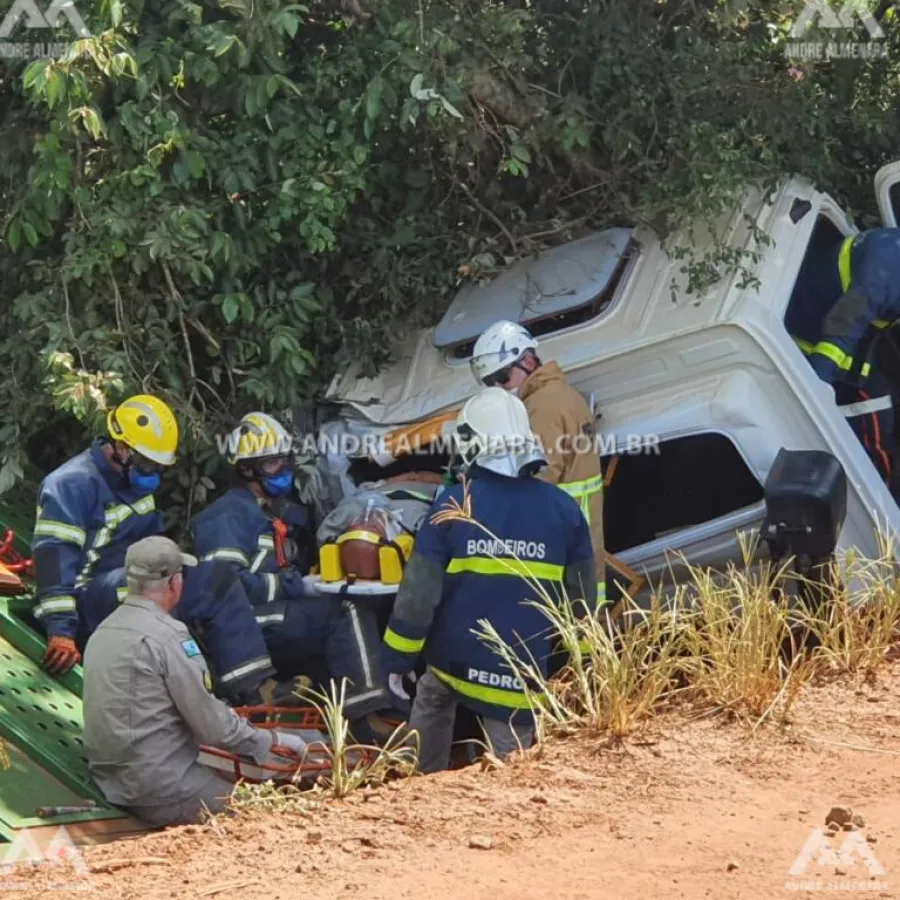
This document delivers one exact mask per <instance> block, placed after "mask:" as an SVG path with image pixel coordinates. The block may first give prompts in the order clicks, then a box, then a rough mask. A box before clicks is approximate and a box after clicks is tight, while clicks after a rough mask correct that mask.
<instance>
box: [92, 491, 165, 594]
mask: <svg viewBox="0 0 900 900" xmlns="http://www.w3.org/2000/svg"><path fill="white" fill-rule="evenodd" d="M155 509H156V500H155V499H154V497H153V495H152V494H151V495H150V496H148V497H141V499H140V500H137V501H135V502H134V503H132V504H131V505H129V504H127V503H121V504H119V505H117V506H110V507H108V508H107V509H106V510H104V512H103V519H104V523H103V527H102V528H101V529H100V530H99V531H98V532H97V534H96V535H94V540H93V541H92V542H91V546H90V547H89V548H88V552H87V562H86V563H85V564H84V568H83V569H82V570H81V574H80V575H79V579H78V583H81V584H83V583H84V582H86V581H87V580H88V578H89V577H90V574H91V570H92V569H93V568H94V564H95V563H96V562H97V560H98V559H100V553H99V550H100V548H101V547H106V546H108V545H109V544H111V543H112V538H113V535H114V534H115V532H116V529H117V528H118V527H119V526H120V525H121V524H122V523H123V522H124V521H125V520H126V519H129V518H130V517H131V516H134V515H148V514H149V513H152V512H153V511H154V510H155Z"/></svg>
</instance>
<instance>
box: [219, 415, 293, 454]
mask: <svg viewBox="0 0 900 900" xmlns="http://www.w3.org/2000/svg"><path fill="white" fill-rule="evenodd" d="M290 452H291V436H290V434H288V431H287V429H286V428H285V427H284V425H282V424H281V422H279V421H278V419H275V418H273V417H272V416H270V415H267V414H266V413H264V412H252V413H247V415H246V416H244V418H243V419H241V423H240V425H238V427H237V428H235V429H234V431H232V432H231V440H230V441H229V442H228V461H229V462H230V463H231V464H232V465H234V464H235V463H239V462H242V461H243V460H248V459H265V458H266V457H270V456H287V455H289V454H290Z"/></svg>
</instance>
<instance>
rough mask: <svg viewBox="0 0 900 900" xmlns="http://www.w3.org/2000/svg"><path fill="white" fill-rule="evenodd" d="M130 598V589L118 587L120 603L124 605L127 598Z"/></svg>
mask: <svg viewBox="0 0 900 900" xmlns="http://www.w3.org/2000/svg"><path fill="white" fill-rule="evenodd" d="M127 597H128V588H127V587H124V586H123V587H117V588H116V600H118V601H119V603H124V602H125V600H126V598H127Z"/></svg>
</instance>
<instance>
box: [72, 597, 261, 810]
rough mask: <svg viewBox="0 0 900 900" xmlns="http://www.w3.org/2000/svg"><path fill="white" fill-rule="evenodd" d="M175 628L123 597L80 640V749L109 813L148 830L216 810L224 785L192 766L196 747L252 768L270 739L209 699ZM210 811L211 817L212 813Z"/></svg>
mask: <svg viewBox="0 0 900 900" xmlns="http://www.w3.org/2000/svg"><path fill="white" fill-rule="evenodd" d="M209 683H210V682H209V673H208V671H207V668H206V663H205V662H204V660H203V656H202V655H201V653H200V650H199V648H198V647H197V644H196V643H195V642H194V640H193V639H192V638H191V635H190V632H189V631H188V629H187V627H186V626H185V625H184V623H182V622H179V621H178V620H177V619H174V618H172V617H171V616H170V615H168V614H167V613H165V612H164V611H163V610H161V609H160V608H159V607H157V606H156V604H155V603H154V602H153V601H152V600H148V599H146V598H144V597H133V596H129V597H128V598H127V599H126V600H125V601H124V602H123V603H122V605H121V606H119V607H118V608H117V609H116V610H115V611H114V612H112V613H111V614H110V615H109V616H108V617H107V618H106V619H104V620H103V622H101V623H100V625H99V627H98V628H97V630H96V631H95V632H94V633H93V634H92V635H91V637H90V639H89V640H88V643H87V647H86V648H85V654H84V696H83V700H84V738H83V740H84V749H85V753H86V756H87V759H88V767H89V769H90V772H91V776H92V777H93V779H94V781H95V782H96V784H97V786H98V787H99V788H100V790H101V791H102V792H103V795H104V796H105V797H106V799H107V800H108V801H109V802H110V803H113V804H116V805H118V806H123V807H125V808H127V809H129V810H131V811H132V812H133V813H134V814H135V815H137V816H138V817H139V818H141V819H143V820H144V821H146V822H148V823H149V824H152V825H167V824H175V823H179V822H183V821H190V820H191V819H192V818H193V817H194V816H195V815H196V813H197V812H199V807H200V802H201V801H203V802H205V803H206V804H207V805H208V806H211V810H210V811H211V812H216V811H220V810H221V809H222V808H223V807H224V798H226V797H228V795H229V794H230V793H231V785H230V784H228V783H226V782H225V781H223V780H221V779H220V778H218V777H217V776H216V775H215V774H214V773H213V772H212V771H211V770H210V769H209V768H207V767H206V766H204V765H202V764H201V763H199V762H198V753H199V745H200V744H209V745H212V746H215V747H220V748H221V749H223V750H226V751H229V752H231V753H237V754H241V755H246V756H250V757H253V758H254V759H256V760H257V761H259V760H262V759H263V758H265V756H266V755H267V754H268V752H269V750H270V749H271V745H272V737H271V735H270V734H268V733H267V732H265V731H262V730H259V729H256V728H253V727H252V726H251V725H249V724H248V723H247V722H246V721H245V720H244V719H241V718H240V717H239V716H238V715H237V713H235V712H234V711H233V710H232V709H230V708H229V707H228V706H226V705H225V704H224V703H222V701H220V700H218V699H216V698H215V697H214V696H213V695H212V694H211V693H209V690H208V689H207V685H208V684H209ZM212 807H216V808H212Z"/></svg>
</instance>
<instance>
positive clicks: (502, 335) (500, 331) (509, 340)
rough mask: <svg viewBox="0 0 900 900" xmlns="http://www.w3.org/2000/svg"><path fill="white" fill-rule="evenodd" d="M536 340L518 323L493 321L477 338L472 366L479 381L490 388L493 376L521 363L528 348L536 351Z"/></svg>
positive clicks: (471, 360) (471, 361)
mask: <svg viewBox="0 0 900 900" xmlns="http://www.w3.org/2000/svg"><path fill="white" fill-rule="evenodd" d="M536 349H537V341H536V340H535V339H534V338H533V337H532V336H531V334H530V333H529V332H528V330H527V329H525V328H523V327H522V326H521V325H519V324H518V323H517V322H509V321H501V322H494V324H493V325H491V326H490V327H489V328H486V329H485V330H484V331H483V332H482V333H481V337H479V338H478V340H477V341H475V348H474V349H473V350H472V358H471V359H470V360H469V365H470V366H471V367H472V374H473V375H474V376H475V378H476V379H477V380H478V383H479V384H483V385H485V386H487V387H490V386H491V385H492V384H493V383H495V381H494V379H492V378H491V376H492V375H494V376H495V375H496V374H497V372H499V371H501V370H502V369H507V368H509V367H510V366H511V365H512V364H513V363H515V362H518V361H519V360H520V359H521V358H522V357H523V356H524V355H525V351H526V350H536Z"/></svg>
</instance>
